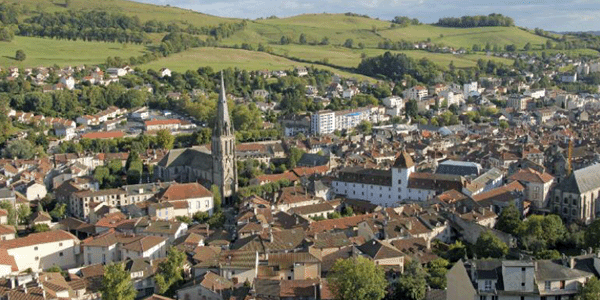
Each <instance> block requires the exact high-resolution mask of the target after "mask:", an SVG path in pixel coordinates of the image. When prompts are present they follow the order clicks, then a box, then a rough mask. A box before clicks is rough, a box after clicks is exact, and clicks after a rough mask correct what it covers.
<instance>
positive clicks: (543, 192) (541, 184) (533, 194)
mask: <svg viewBox="0 0 600 300" xmlns="http://www.w3.org/2000/svg"><path fill="white" fill-rule="evenodd" d="M508 180H511V181H512V180H516V181H518V182H519V183H521V184H522V185H523V186H525V199H526V200H529V201H531V202H532V204H533V205H534V207H535V208H538V209H541V208H546V207H548V201H549V200H550V188H551V186H552V184H553V183H554V177H553V176H552V175H550V174H548V173H546V172H543V173H542V172H538V171H536V170H533V169H531V168H526V169H520V170H519V171H517V172H516V173H515V174H513V175H511V176H510V177H508Z"/></svg>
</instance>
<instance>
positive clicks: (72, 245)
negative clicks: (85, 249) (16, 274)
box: [0, 230, 80, 272]
mask: <svg viewBox="0 0 600 300" xmlns="http://www.w3.org/2000/svg"><path fill="white" fill-rule="evenodd" d="M0 248H1V249H6V252H7V254H8V255H9V256H12V257H13V258H14V260H15V262H16V265H17V269H18V270H19V271H24V270H27V269H31V270H32V271H33V272H37V271H42V270H44V269H47V268H50V267H52V266H55V265H56V266H59V267H61V268H63V269H66V268H73V267H76V266H78V265H79V256H80V247H79V239H78V238H77V237H75V236H74V235H72V234H70V233H68V232H66V231H63V230H55V231H48V232H41V233H32V234H30V235H28V236H26V237H23V238H17V239H13V240H6V241H0Z"/></svg>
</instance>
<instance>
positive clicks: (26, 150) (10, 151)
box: [2, 140, 35, 159]
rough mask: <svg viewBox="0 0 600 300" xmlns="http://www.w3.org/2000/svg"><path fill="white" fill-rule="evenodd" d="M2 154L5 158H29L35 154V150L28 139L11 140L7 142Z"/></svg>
mask: <svg viewBox="0 0 600 300" xmlns="http://www.w3.org/2000/svg"><path fill="white" fill-rule="evenodd" d="M2 154H3V155H4V157H6V158H12V159H14V158H21V159H31V158H33V156H34V155H35V151H34V149H33V145H32V144H31V142H30V141H28V140H12V141H10V142H7V145H6V147H5V148H4V150H3V151H2Z"/></svg>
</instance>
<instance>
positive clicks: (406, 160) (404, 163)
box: [394, 151, 415, 169]
mask: <svg viewBox="0 0 600 300" xmlns="http://www.w3.org/2000/svg"><path fill="white" fill-rule="evenodd" d="M414 165H415V163H414V161H413V160H412V158H411V157H410V154H408V153H407V152H406V151H402V152H401V153H400V155H399V156H398V158H397V159H396V162H394V168H400V169H408V168H410V167H412V166H414Z"/></svg>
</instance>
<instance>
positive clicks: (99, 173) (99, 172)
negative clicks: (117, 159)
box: [94, 163, 121, 186]
mask: <svg viewBox="0 0 600 300" xmlns="http://www.w3.org/2000/svg"><path fill="white" fill-rule="evenodd" d="M120 164H121V163H119V165H120ZM109 177H110V170H109V169H108V168H107V167H104V166H98V167H96V169H94V179H96V180H97V181H98V183H99V184H100V185H101V186H104V182H105V181H106V180H107V179H108V178H109Z"/></svg>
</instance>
